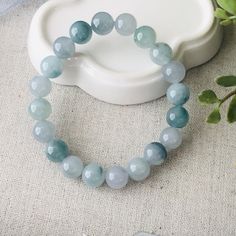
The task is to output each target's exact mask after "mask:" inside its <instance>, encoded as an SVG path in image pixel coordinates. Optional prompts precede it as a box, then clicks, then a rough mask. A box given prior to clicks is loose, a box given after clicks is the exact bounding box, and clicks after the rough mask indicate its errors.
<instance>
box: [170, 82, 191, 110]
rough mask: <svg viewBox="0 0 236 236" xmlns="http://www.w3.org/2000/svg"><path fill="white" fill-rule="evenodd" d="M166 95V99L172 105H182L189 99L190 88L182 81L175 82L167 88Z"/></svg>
mask: <svg viewBox="0 0 236 236" xmlns="http://www.w3.org/2000/svg"><path fill="white" fill-rule="evenodd" d="M166 95H167V99H168V100H169V101H170V102H171V103H172V104H173V105H183V104H184V103H186V102H187V101H188V100H189V97H190V90H189V88H188V87H187V86H186V85H184V84H182V83H176V84H172V85H171V86H170V87H169V88H168V89H167V92H166Z"/></svg>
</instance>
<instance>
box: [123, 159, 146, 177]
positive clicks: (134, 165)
mask: <svg viewBox="0 0 236 236" xmlns="http://www.w3.org/2000/svg"><path fill="white" fill-rule="evenodd" d="M127 171H128V173H129V176H130V178H131V179H133V180H135V181H143V180H145V179H146V178H147V177H148V176H149V174H150V165H149V164H148V162H147V161H146V160H145V159H143V158H134V159H132V160H131V161H130V162H129V164H128V168H127Z"/></svg>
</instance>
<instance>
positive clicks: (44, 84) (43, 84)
mask: <svg viewBox="0 0 236 236" xmlns="http://www.w3.org/2000/svg"><path fill="white" fill-rule="evenodd" d="M29 87H30V91H31V93H32V95H34V96H35V97H38V98H40V97H46V96H47V95H48V94H49V93H50V92H51V89H52V83H51V81H50V80H49V79H48V78H45V77H43V76H35V77H34V78H33V79H31V80H30V83H29Z"/></svg>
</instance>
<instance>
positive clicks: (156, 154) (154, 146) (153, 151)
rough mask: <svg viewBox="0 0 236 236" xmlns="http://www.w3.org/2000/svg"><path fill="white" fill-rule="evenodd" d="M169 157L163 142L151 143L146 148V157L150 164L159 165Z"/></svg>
mask: <svg viewBox="0 0 236 236" xmlns="http://www.w3.org/2000/svg"><path fill="white" fill-rule="evenodd" d="M166 158H167V151H166V149H165V147H164V146H163V145H162V144H161V143H157V142H155V143H150V144H148V145H147V146H146V147H145V149H144V159H145V160H146V161H147V162H148V163H149V165H154V166H158V165H161V164H163V162H164V161H165V160H166Z"/></svg>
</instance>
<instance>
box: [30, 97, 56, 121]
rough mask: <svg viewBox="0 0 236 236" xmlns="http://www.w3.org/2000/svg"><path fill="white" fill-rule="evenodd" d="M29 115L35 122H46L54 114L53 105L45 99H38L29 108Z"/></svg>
mask: <svg viewBox="0 0 236 236" xmlns="http://www.w3.org/2000/svg"><path fill="white" fill-rule="evenodd" d="M28 111H29V114H30V115H31V117H32V118H33V119H35V120H45V119H47V118H48V117H49V116H50V114H51V113H52V107H51V104H50V103H49V102H48V101H47V100H46V99H44V98H36V99H35V100H33V102H31V104H30V106H29V109H28Z"/></svg>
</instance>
